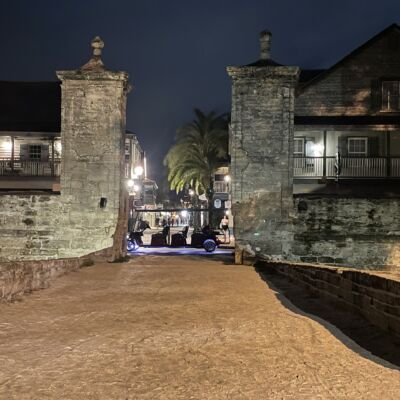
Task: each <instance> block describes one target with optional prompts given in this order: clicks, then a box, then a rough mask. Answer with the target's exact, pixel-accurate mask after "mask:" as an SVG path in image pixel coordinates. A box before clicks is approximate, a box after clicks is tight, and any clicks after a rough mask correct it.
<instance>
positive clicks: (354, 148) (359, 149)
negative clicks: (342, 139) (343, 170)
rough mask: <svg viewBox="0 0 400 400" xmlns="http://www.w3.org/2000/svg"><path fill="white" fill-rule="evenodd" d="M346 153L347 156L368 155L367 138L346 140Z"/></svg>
mask: <svg viewBox="0 0 400 400" xmlns="http://www.w3.org/2000/svg"><path fill="white" fill-rule="evenodd" d="M347 152H348V155H349V156H358V157H362V156H364V157H365V156H366V155H367V153H368V138H361V137H360V138H356V137H352V138H348V139H347Z"/></svg>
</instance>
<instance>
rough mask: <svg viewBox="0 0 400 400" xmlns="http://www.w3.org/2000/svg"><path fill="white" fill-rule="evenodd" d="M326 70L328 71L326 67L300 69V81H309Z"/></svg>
mask: <svg viewBox="0 0 400 400" xmlns="http://www.w3.org/2000/svg"><path fill="white" fill-rule="evenodd" d="M325 71H326V70H325V69H302V70H301V71H300V77H299V82H300V83H305V82H308V81H310V80H311V79H314V78H315V77H317V76H318V75H319V74H322V73H323V72H325Z"/></svg>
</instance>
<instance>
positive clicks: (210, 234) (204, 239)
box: [128, 225, 221, 253]
mask: <svg viewBox="0 0 400 400" xmlns="http://www.w3.org/2000/svg"><path fill="white" fill-rule="evenodd" d="M145 229H147V227H146V228H145ZM145 229H142V230H140V229H139V230H137V231H133V232H131V233H130V234H129V235H128V236H129V237H128V251H136V250H138V249H139V247H140V246H143V239H142V237H143V232H144V231H145ZM188 232H189V226H185V227H184V228H183V230H182V231H181V232H177V233H174V234H173V235H172V236H171V243H169V241H168V240H169V233H170V227H169V225H165V226H164V228H163V230H162V231H161V232H158V233H154V234H152V235H151V245H150V246H154V247H157V246H169V245H170V246H171V247H186V246H188V245H187V235H188ZM219 234H220V232H218V231H213V230H211V229H210V228H209V226H205V227H204V228H203V229H202V230H201V231H195V232H193V234H192V240H191V244H190V247H196V248H204V250H205V251H207V252H208V253H212V252H213V251H215V250H216V248H217V247H218V246H219V244H221V241H220V240H219V239H218V237H217V235H219Z"/></svg>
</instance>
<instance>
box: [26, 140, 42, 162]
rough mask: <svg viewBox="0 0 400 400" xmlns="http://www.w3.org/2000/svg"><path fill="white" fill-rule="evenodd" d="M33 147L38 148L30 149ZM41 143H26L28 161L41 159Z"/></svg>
mask: <svg viewBox="0 0 400 400" xmlns="http://www.w3.org/2000/svg"><path fill="white" fill-rule="evenodd" d="M33 149H35V150H39V151H37V152H34V151H32V150H33ZM42 151H43V149H42V145H41V144H28V159H29V160H30V161H41V159H42ZM32 155H37V156H38V157H36V156H35V157H32Z"/></svg>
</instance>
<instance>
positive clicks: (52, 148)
mask: <svg viewBox="0 0 400 400" xmlns="http://www.w3.org/2000/svg"><path fill="white" fill-rule="evenodd" d="M50 169H51V176H55V172H54V171H55V168H54V138H51V166H50Z"/></svg>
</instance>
